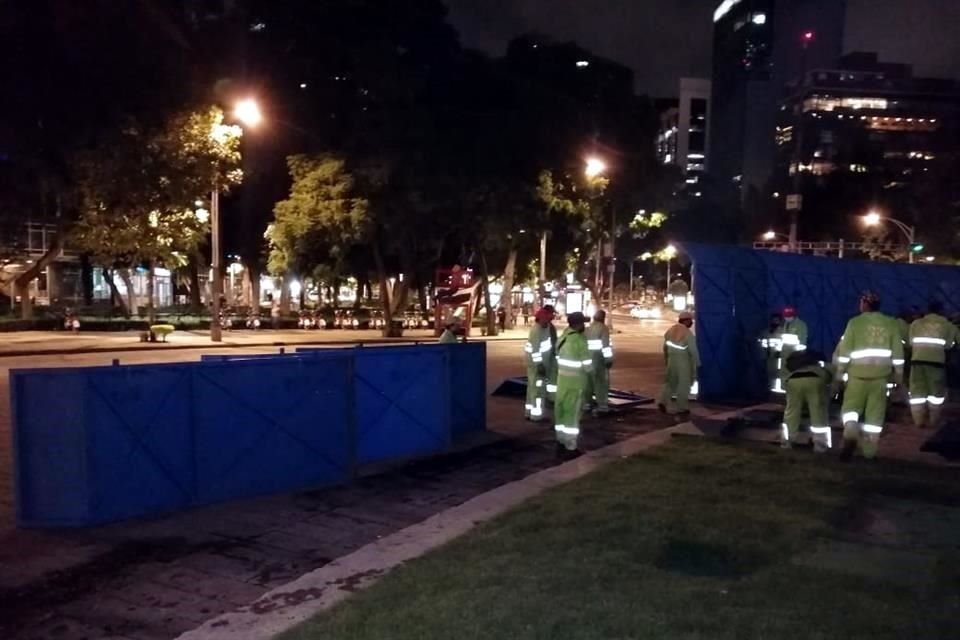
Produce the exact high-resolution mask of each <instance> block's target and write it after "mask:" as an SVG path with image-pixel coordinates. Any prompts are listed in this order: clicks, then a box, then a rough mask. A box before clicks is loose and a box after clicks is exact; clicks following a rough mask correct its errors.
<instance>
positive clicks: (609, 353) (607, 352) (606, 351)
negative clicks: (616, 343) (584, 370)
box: [602, 347, 613, 360]
mask: <svg viewBox="0 0 960 640" xmlns="http://www.w3.org/2000/svg"><path fill="white" fill-rule="evenodd" d="M602 353H603V357H604V358H607V359H608V360H609V359H610V358H612V357H613V347H604V348H603V349H602Z"/></svg>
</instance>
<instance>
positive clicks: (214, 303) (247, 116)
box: [210, 98, 263, 342]
mask: <svg viewBox="0 0 960 640" xmlns="http://www.w3.org/2000/svg"><path fill="white" fill-rule="evenodd" d="M233 115H234V117H235V118H236V119H237V120H239V121H240V122H241V123H243V124H245V125H247V126H249V127H255V126H257V125H258V124H260V121H261V120H263V115H262V114H261V113H260V107H259V105H257V103H256V101H254V100H252V99H250V98H247V99H246V100H241V101H240V102H238V103H237V104H236V106H235V108H234V111H233ZM218 133H219V132H217V131H214V132H212V135H214V136H217V135H218ZM215 180H216V179H215ZM210 251H211V253H212V254H213V255H212V258H213V259H212V260H211V263H212V264H211V266H212V270H213V278H212V279H211V281H210V297H211V298H213V299H212V300H211V304H210V316H211V317H210V341H211V342H221V341H222V340H223V328H222V327H221V326H220V295H221V293H222V286H221V285H222V284H223V282H222V281H221V276H220V269H221V267H222V264H221V260H220V185H219V184H218V183H217V182H216V181H214V183H213V189H212V190H211V192H210Z"/></svg>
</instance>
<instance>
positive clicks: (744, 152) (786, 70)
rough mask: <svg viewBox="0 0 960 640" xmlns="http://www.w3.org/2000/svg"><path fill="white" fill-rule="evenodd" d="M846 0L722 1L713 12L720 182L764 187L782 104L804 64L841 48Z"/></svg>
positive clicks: (712, 156)
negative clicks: (778, 113)
mask: <svg viewBox="0 0 960 640" xmlns="http://www.w3.org/2000/svg"><path fill="white" fill-rule="evenodd" d="M845 18H846V1H845V0H779V1H778V0H723V2H721V3H720V4H719V5H718V6H717V8H716V10H715V11H714V14H713V21H714V47H713V83H712V101H711V102H712V105H711V117H710V135H709V141H710V142H709V144H710V149H709V166H710V172H711V174H712V175H713V176H714V177H715V178H716V179H717V180H718V182H719V184H721V185H722V184H726V185H728V186H730V187H731V189H733V188H735V187H736V188H739V190H740V194H741V197H742V198H746V197H747V195H748V193H749V191H750V190H755V191H757V192H763V191H764V190H765V189H766V187H767V184H768V180H769V178H770V175H771V167H772V165H773V160H774V143H773V139H774V131H775V128H776V113H777V102H778V100H779V98H780V97H781V96H782V95H783V94H784V93H785V91H786V87H787V86H788V85H789V84H790V82H791V81H794V80H795V79H796V78H798V77H799V76H800V75H802V73H803V70H804V69H807V68H815V67H822V66H829V64H830V63H831V62H832V61H834V60H836V59H837V58H839V56H840V54H841V53H842V48H843V31H844V24H845Z"/></svg>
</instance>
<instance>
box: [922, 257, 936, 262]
mask: <svg viewBox="0 0 960 640" xmlns="http://www.w3.org/2000/svg"><path fill="white" fill-rule="evenodd" d="M924 260H926V261H927V262H933V261H934V260H936V258H934V257H933V256H927V257H926V258H924Z"/></svg>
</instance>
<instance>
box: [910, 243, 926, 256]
mask: <svg viewBox="0 0 960 640" xmlns="http://www.w3.org/2000/svg"><path fill="white" fill-rule="evenodd" d="M921 251H923V245H922V244H920V243H919V242H914V243H913V244H911V245H910V252H911V253H920V252H921Z"/></svg>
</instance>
